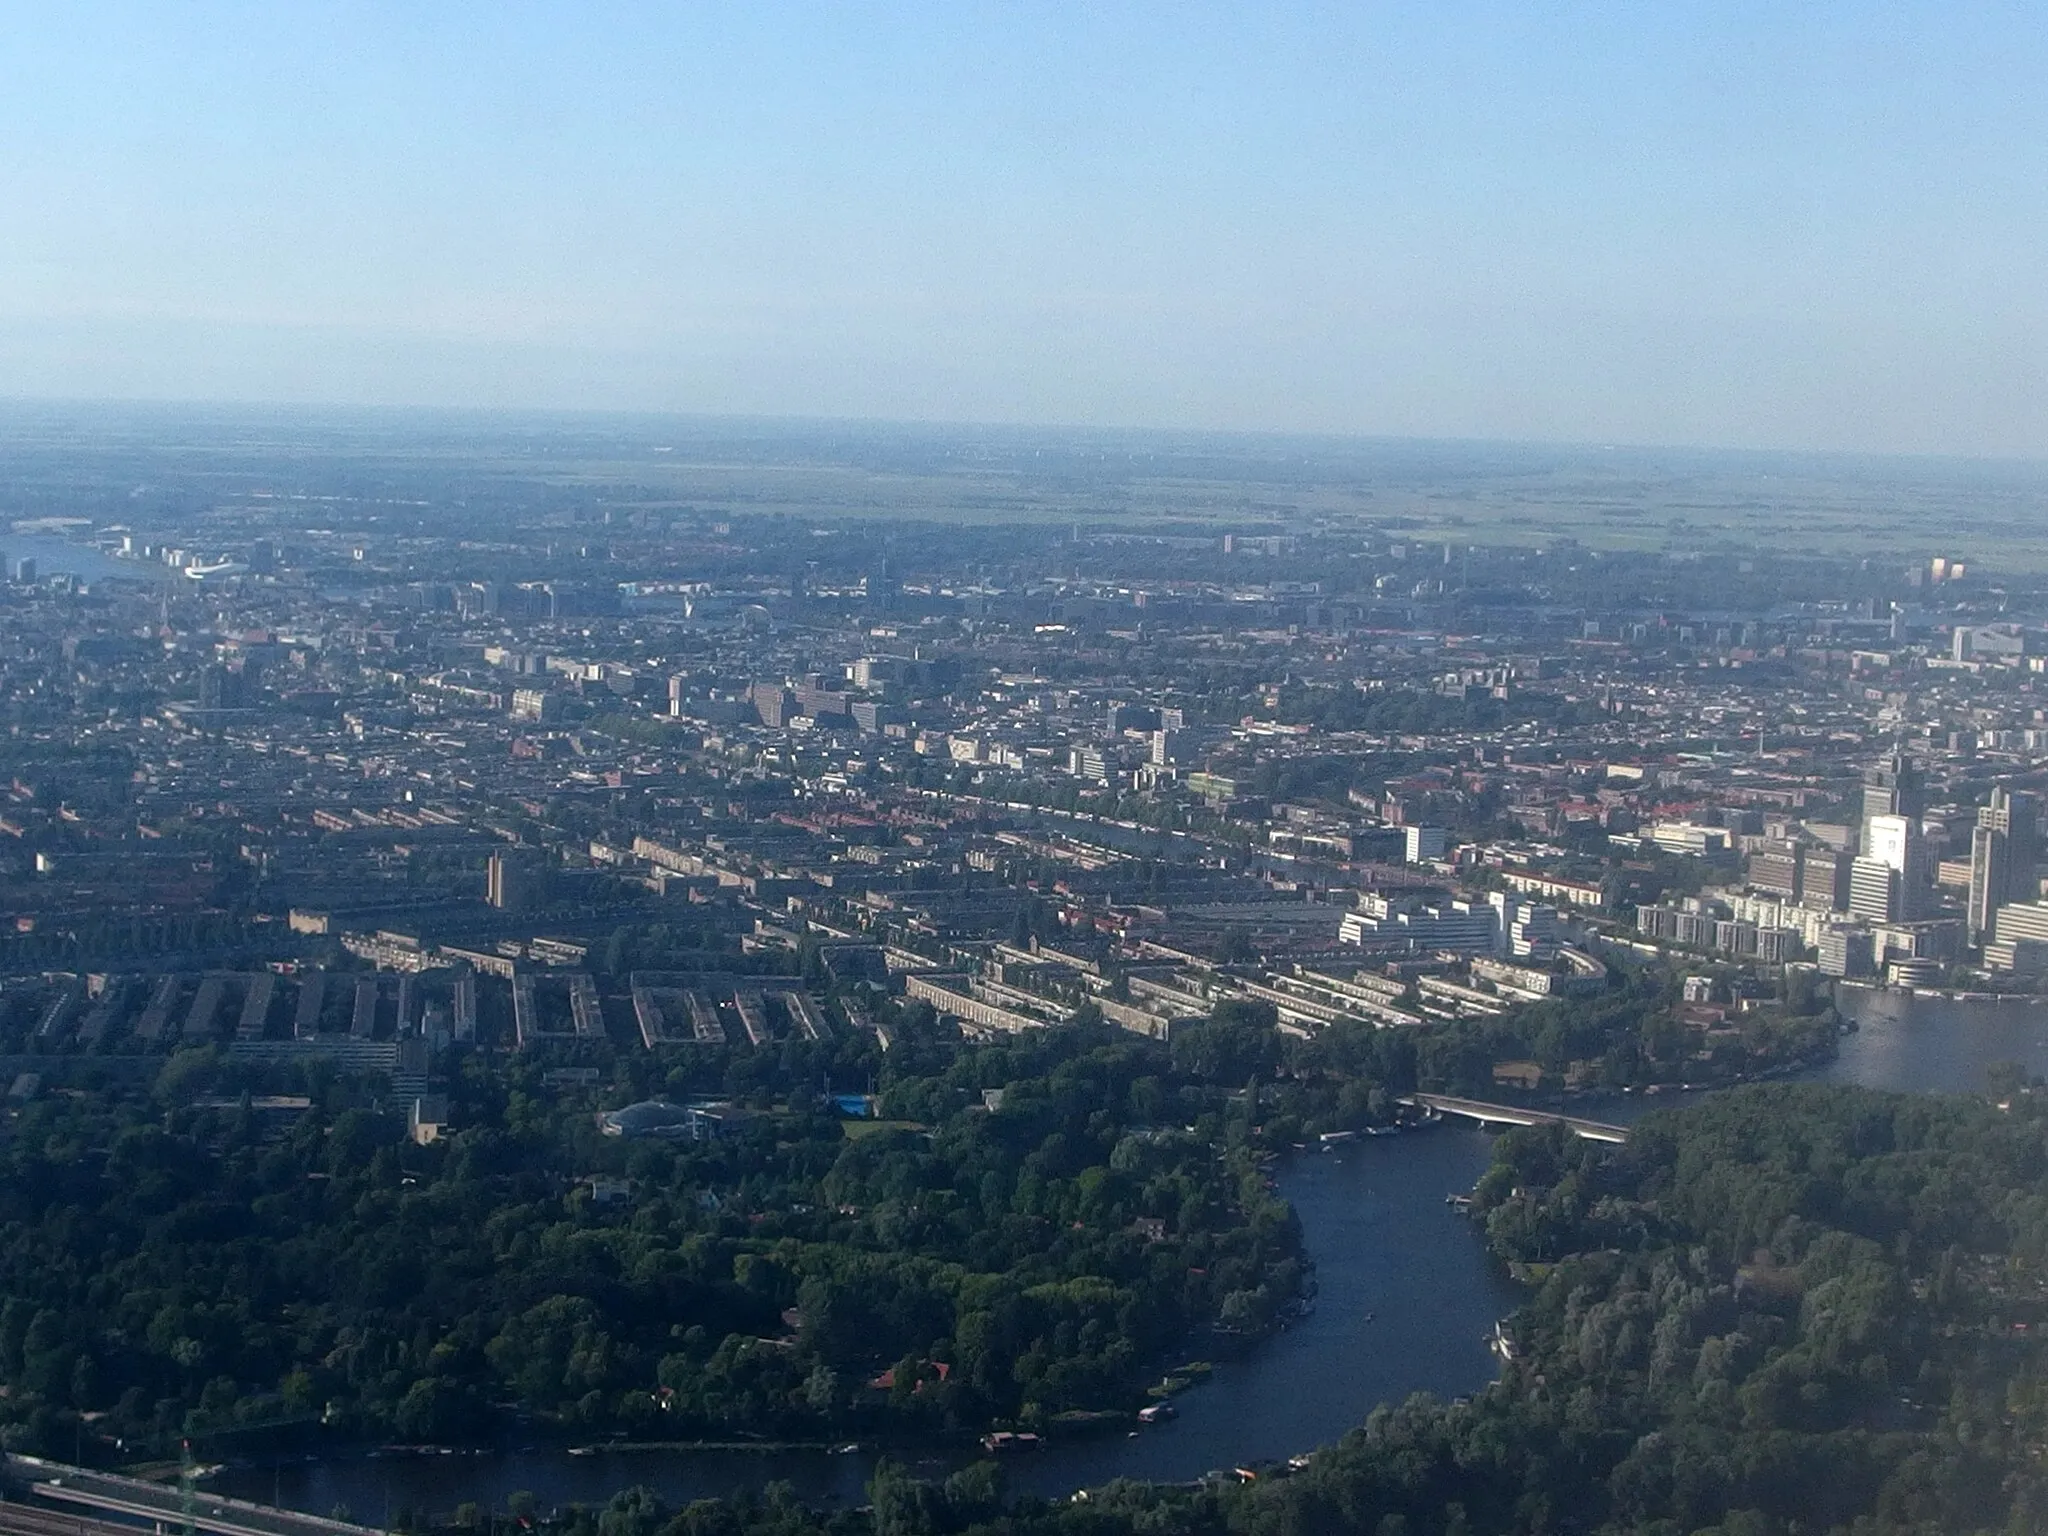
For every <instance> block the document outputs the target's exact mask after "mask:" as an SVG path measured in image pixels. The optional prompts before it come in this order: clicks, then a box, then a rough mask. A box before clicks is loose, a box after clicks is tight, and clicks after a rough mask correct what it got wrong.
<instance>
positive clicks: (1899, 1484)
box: [566, 1085, 2048, 1536]
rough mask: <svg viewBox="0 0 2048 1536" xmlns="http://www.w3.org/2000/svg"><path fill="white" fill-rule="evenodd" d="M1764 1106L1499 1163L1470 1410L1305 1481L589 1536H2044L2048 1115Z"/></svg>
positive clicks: (706, 1519)
mask: <svg viewBox="0 0 2048 1536" xmlns="http://www.w3.org/2000/svg"><path fill="white" fill-rule="evenodd" d="M2043 1097H2044V1095H2043V1094H2041V1093H2026V1092H2015V1093H2014V1094H2013V1095H2012V1096H2011V1097H2010V1098H2009V1099H2006V1100H2004V1101H2002V1102H2001V1103H1999V1104H1992V1103H1990V1102H1987V1101H1984V1100H1980V1099H1964V1098H1929V1097H1922V1096H1908V1095H1897V1094H1879V1093H1874V1092H1869V1091H1866V1090H1861V1089H1854V1088H1836V1087H1821V1086H1811V1085H1800V1086H1768V1087H1750V1088H1742V1089H1736V1090H1732V1091H1730V1092H1728V1093H1725V1094H1719V1095H1715V1096H1713V1097H1712V1098H1710V1099H1708V1100H1706V1101H1705V1102H1703V1103H1701V1104H1699V1105H1696V1106H1693V1107H1689V1108H1686V1109H1683V1110H1677V1111H1672V1112H1669V1113H1666V1114H1662V1115H1658V1116H1652V1117H1650V1118H1649V1119H1646V1120H1645V1121H1643V1122H1642V1123H1641V1124H1640V1126H1639V1127H1638V1129H1637V1132H1636V1134H1635V1136H1634V1137H1633V1139H1632V1140H1631V1141H1630V1142H1629V1143H1628V1144H1627V1145H1626V1146H1621V1147H1609V1146H1604V1145H1601V1144H1597V1143H1592V1142H1581V1141H1574V1140H1572V1139H1570V1138H1569V1137H1567V1136H1565V1135H1564V1134H1563V1133H1562V1132H1558V1131H1554V1130H1546V1131H1528V1132H1516V1133H1514V1134H1512V1135H1510V1136H1507V1137H1504V1138H1503V1139H1502V1141H1501V1143H1500V1147H1499V1156H1498V1158H1497V1160H1496V1162H1495V1164H1494V1166H1493V1168H1492V1169H1491V1170H1490V1171H1489V1172H1488V1174H1487V1175H1486V1177H1485V1179H1484V1181H1483V1182H1482V1184H1481V1185H1480V1187H1479V1190H1478V1191H1477V1200H1476V1205H1475V1209H1476V1210H1477V1212H1478V1215H1479V1218H1480V1219H1481V1220H1483V1221H1484V1223H1485V1228H1486V1233H1487V1236H1488V1239H1489V1241H1490V1242H1491V1243H1492V1245H1493V1246H1494V1248H1495V1250H1496V1251H1497V1252H1498V1253H1499V1254H1500V1256H1501V1257H1502V1259H1503V1260H1504V1261H1507V1262H1511V1263H1513V1264H1515V1265H1516V1266H1517V1269H1518V1271H1519V1272H1520V1273H1521V1274H1523V1275H1524V1276H1525V1277H1527V1278H1528V1279H1529V1280H1530V1282H1531V1290H1530V1293H1529V1300H1528V1302H1527V1304H1526V1305H1525V1306H1524V1307H1523V1308H1522V1309H1521V1311H1520V1312H1519V1313H1518V1314H1517V1316H1516V1318H1515V1319H1514V1320H1513V1322H1512V1324H1511V1325H1510V1329H1509V1336H1510V1339H1511V1341H1512V1348H1513V1352H1514V1359H1513V1360H1512V1362H1511V1363H1509V1364H1507V1365H1506V1366H1505V1367H1504V1368H1503V1372H1502V1375H1501V1378H1500V1380H1499V1381H1498V1382H1497V1383H1496V1384H1495V1385H1493V1386H1491V1387H1489V1388H1488V1389H1487V1390H1486V1391H1485V1392H1483V1393H1481V1394H1480V1395H1479V1396H1477V1397H1476V1398H1474V1399H1472V1400H1471V1401H1470V1402H1465V1403H1458V1404H1445V1403H1439V1402H1435V1401H1431V1400H1428V1399H1415V1400H1413V1401H1410V1402H1408V1403H1406V1404H1402V1405H1398V1406H1390V1407H1387V1408H1383V1409H1381V1410H1379V1411H1377V1412H1375V1413H1374V1414H1373V1415H1372V1417H1371V1418H1370V1419H1369V1420H1368V1421H1367V1422H1366V1423H1365V1424H1363V1425H1361V1426H1360V1427H1359V1428H1358V1429H1356V1430H1354V1431H1353V1432H1352V1433H1350V1434H1349V1435H1347V1436H1345V1437H1344V1439H1343V1440H1342V1441H1341V1442H1340V1443H1339V1444H1337V1445H1335V1446H1331V1447H1328V1448H1326V1449H1324V1450H1322V1451H1321V1452H1319V1453H1317V1454H1316V1455H1315V1456H1314V1457H1313V1458H1312V1459H1311V1460H1310V1462H1309V1463H1308V1465H1307V1466H1306V1467H1305V1468H1304V1469H1302V1470H1301V1471H1300V1472H1299V1473H1298V1474H1297V1475H1295V1476H1293V1477H1287V1478H1281V1479H1278V1480H1274V1479H1261V1480H1260V1481H1258V1482H1256V1483H1253V1484H1251V1485H1249V1486H1229V1487H1216V1486H1211V1487H1204V1488H1198V1489H1161V1488H1154V1487H1145V1486H1141V1485H1135V1484H1122V1485H1112V1486H1111V1487H1109V1488H1107V1489H1104V1490H1100V1491H1098V1492H1097V1493H1096V1494H1095V1495H1094V1496H1092V1497H1090V1498H1089V1499H1087V1500H1086V1501H1084V1502H1075V1503H1066V1504H1060V1505H1044V1504H1039V1503H1035V1502H1029V1501H1026V1502H1023V1503H1019V1504H1016V1505H1013V1506H1011V1508H1010V1509H1009V1510H1008V1511H1007V1512H1005V1513H998V1512H997V1511H996V1509H995V1507H994V1505H993V1502H992V1500H991V1497H990V1493H989V1490H988V1488H987V1486H986V1479H985V1478H968V1477H964V1476H963V1477H956V1478H955V1479H954V1480H952V1481H951V1482H949V1483H947V1484H944V1485H927V1484H919V1483H916V1482H914V1481H912V1480H910V1479H908V1478H906V1477H904V1476H903V1475H902V1474H900V1473H899V1472H897V1471H895V1470H893V1469H889V1468H885V1469H884V1471H883V1473H882V1474H881V1475H880V1476H878V1477H877V1479H876V1481H875V1484H874V1485H873V1487H871V1489H870V1496H871V1499H872V1507H871V1509H869V1510H867V1511H860V1512H847V1513H842V1514H837V1515H833V1516H829V1517H828V1516H818V1515H812V1514H809V1513H806V1512H805V1511H803V1510H802V1509H801V1508H799V1507H798V1506H797V1505H796V1504H795V1503H794V1502H793V1501H791V1500H789V1499H788V1498H786V1497H785V1496H783V1495H780V1494H778V1493H776V1492H774V1491H772V1490H771V1491H770V1493H769V1494H768V1495H766V1496H765V1497H762V1498H758V1499H749V1500H744V1501H741V1502H737V1503H707V1504H700V1505H695V1506H692V1507H691V1508H689V1509H686V1510H682V1511H664V1510H661V1509H660V1508H659V1507H658V1506H656V1505H654V1504H653V1502H652V1501H651V1500H649V1499H647V1498H646V1497H645V1496H644V1495H640V1494H633V1495H627V1496H622V1497H621V1498H619V1499H617V1500H614V1501H613V1504H612V1505H611V1506H610V1507H609V1508H607V1509H605V1510H602V1511H592V1512H585V1513H579V1514H576V1515H574V1516H573V1517H571V1518H570V1519H569V1520H568V1521H567V1522H566V1524H567V1525H568V1527H569V1529H570V1531H571V1533H572V1536H577V1533H582V1532H589V1533H591V1536H655V1533H656V1532H666V1533H667V1536H769V1533H775V1536H810V1533H821V1532H827V1531H830V1532H838V1533H845V1536H868V1533H873V1536H943V1533H956V1532H970V1531H971V1532H977V1533H986V1536H998V1533H1000V1536H1323V1533H1350V1532H1356V1533H1361V1536H1479V1533H1530V1536H1535V1533H1541V1532H1559V1531H1590V1532H1600V1533H1614V1536H1619V1533H1624V1532H1628V1533H1644V1536H1797V1533H1814V1536H1818V1533H1828V1532H1839V1533H1843V1536H1906V1533H1913V1536H1937V1533H1940V1536H1956V1533H1984V1536H1992V1533H2010V1536H2022V1533H2030V1532H2035V1531H2039V1530H2042V1529H2044V1528H2048V1477H2044V1474H2043V1471H2042V1466H2041V1459H2042V1453H2043V1449H2044V1446H2048V1370H2044V1364H2043V1356H2042V1343H2041V1339H2040V1334H2041V1330H2042V1329H2043V1327H2044V1326H2048V1103H2044V1102H2043Z"/></svg>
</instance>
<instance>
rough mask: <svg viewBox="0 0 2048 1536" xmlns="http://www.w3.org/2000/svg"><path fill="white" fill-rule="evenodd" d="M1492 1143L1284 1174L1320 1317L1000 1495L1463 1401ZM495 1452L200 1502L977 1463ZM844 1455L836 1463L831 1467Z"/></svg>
mask: <svg viewBox="0 0 2048 1536" xmlns="http://www.w3.org/2000/svg"><path fill="white" fill-rule="evenodd" d="M1492 1151H1493V1138H1492V1137H1490V1136H1488V1135H1486V1134H1485V1133H1484V1132H1482V1131H1480V1130H1478V1129H1477V1128H1476V1127H1475V1128H1465V1127H1459V1126H1445V1127H1443V1128H1441V1129H1439V1130H1436V1131H1433V1132H1432V1133H1431V1134H1429V1135H1427V1136H1383V1137H1363V1138H1360V1139H1359V1140H1358V1141H1357V1142H1354V1143H1351V1144H1349V1145H1346V1146H1344V1147H1341V1148H1340V1149H1338V1150H1337V1151H1335V1152H1331V1153H1328V1154H1318V1153H1306V1154H1302V1155H1297V1156H1293V1157H1290V1158H1286V1159H1283V1160H1282V1161H1281V1162H1280V1163H1279V1164H1278V1165H1277V1166H1276V1168H1275V1174H1276V1178H1277V1182H1278V1185H1279V1191H1280V1193H1281V1194H1282V1195H1284V1196H1285V1197H1286V1198H1287V1199H1288V1200H1289V1201H1290V1202H1291V1203H1292V1204H1293V1206H1294V1208H1295V1211H1296V1214H1297V1215H1298V1216H1299V1218H1300V1220H1301V1223H1302V1231H1303V1236H1304V1239H1305V1242H1306V1245H1307V1248H1308V1250H1309V1253H1310V1254H1311V1256H1312V1257H1313V1258H1314V1259H1315V1261H1316V1279H1317V1287H1318V1288H1317V1295H1316V1304H1315V1306H1314V1308H1313V1309H1312V1310H1311V1311H1309V1312H1308V1313H1307V1314H1306V1315H1305V1316H1302V1317H1300V1318H1299V1319H1297V1320H1296V1321H1295V1322H1293V1323H1292V1324H1291V1325H1290V1326H1289V1327H1287V1328H1285V1329H1283V1330H1281V1331H1279V1332H1276V1333H1273V1334H1271V1335H1268V1336H1267V1337H1265V1338H1264V1339H1263V1340H1259V1341H1256V1342H1254V1341H1251V1340H1245V1341H1244V1343H1245V1346H1246V1347H1244V1348H1243V1349H1242V1350H1241V1351H1231V1352H1227V1353H1219V1354H1218V1355H1217V1356H1216V1357H1215V1359H1214V1365H1213V1369H1212V1370H1211V1371H1210V1373H1209V1376H1208V1380H1207V1382H1206V1383H1205V1384H1203V1385H1201V1386H1198V1387H1196V1388H1194V1389H1193V1390H1189V1391H1185V1392H1181V1393H1178V1394H1176V1395H1175V1396H1174V1397H1173V1398H1172V1402H1173V1405H1174V1407H1175V1408H1176V1409H1177V1410H1178V1413H1177V1415H1176V1416H1175V1417H1174V1418H1173V1419H1172V1421H1171V1422H1167V1423H1159V1424H1151V1425H1142V1424H1138V1423H1135V1422H1133V1423H1130V1424H1129V1425H1128V1427H1126V1428H1124V1429H1122V1430H1118V1429H1116V1428H1111V1429H1108V1430H1104V1431H1097V1432H1095V1433H1089V1434H1075V1435H1072V1436H1060V1437H1057V1438H1055V1439H1052V1440H1051V1441H1049V1442H1048V1443H1046V1444H1045V1445H1044V1446H1043V1447H1042V1448H1040V1449H1036V1450H1027V1451H1018V1452H1015V1453H1012V1454H1009V1455H1006V1456H1004V1457H1003V1458H1002V1463H1003V1470H1004V1474H1005V1477H1006V1479H1007V1481H1008V1482H1009V1484H1010V1486H1011V1487H1012V1488H1014V1489H1016V1490H1017V1491H1019V1492H1022V1493H1030V1494H1036V1495H1038V1496H1040V1497H1045V1498H1055V1497H1065V1496H1066V1495H1068V1494H1071V1493H1073V1492H1074V1490H1075V1489H1077V1488H1083V1487H1096V1486H1100V1485H1101V1484H1103V1483H1106V1482H1109V1481H1111V1480H1112V1479H1114V1478H1118V1477H1132V1478H1140V1479H1144V1480H1148V1481H1156V1482H1188V1481H1191V1480H1193V1479H1195V1478H1199V1477H1201V1476H1202V1475H1203V1474H1204V1473H1206V1472H1209V1471H1212V1470H1216V1469H1219V1468H1228V1467H1233V1466H1237V1465H1240V1464H1242V1463H1245V1462H1249V1461H1279V1460H1285V1459H1286V1458H1287V1457H1288V1456H1291V1455H1294V1454H1297V1453H1300V1452H1305V1451H1310V1450H1313V1449H1314V1448H1315V1447H1317V1446H1318V1445H1323V1444H1327V1443H1329V1442H1330V1441H1332V1440H1335V1439H1336V1438H1338V1437H1339V1436H1340V1435H1342V1434H1343V1433H1344V1432H1345V1431H1346V1430H1348V1429H1350V1428H1352V1427H1353V1426H1355V1425H1356V1424H1358V1423H1359V1422H1361V1421H1362V1420H1363V1419H1364V1418H1365V1417H1366V1415H1368V1414H1369V1413H1371V1412H1372V1410H1373V1409H1374V1408H1375V1407H1377V1406H1379V1405H1380V1404H1381V1403H1385V1402H1398V1401H1400V1400H1401V1399H1403V1398H1406V1397H1408V1396H1409V1395H1411V1394H1412V1393H1415V1392H1429V1393H1433V1394H1435V1395H1436V1396H1439V1397H1443V1398H1453V1397H1460V1396H1465V1395H1468V1394H1471V1393H1473V1392H1477V1391H1478V1390H1479V1389H1480V1388H1482V1387H1483V1386H1484V1385H1485V1384H1486V1383H1487V1382H1488V1381H1490V1380H1492V1379H1493V1376H1494V1373H1495V1371H1496V1369H1497V1362H1496V1361H1495V1359H1494V1358H1493V1356H1492V1355H1491V1354H1490V1353H1489V1352H1488V1348H1487V1340H1488V1339H1489V1337H1490V1336H1491V1333H1492V1329H1493V1325H1494V1323H1495V1322H1496V1321H1497V1320H1498V1319H1500V1318H1501V1317H1503V1316H1506V1315H1507V1314H1508V1313H1509V1312H1511V1311H1513V1310H1514V1308H1515V1307H1516V1306H1517V1305H1518V1304H1519V1303H1520V1300H1521V1292H1520V1290H1519V1288H1518V1287H1517V1286H1516V1285H1515V1284H1514V1283H1513V1282H1512V1281H1511V1280H1510V1279H1509V1278H1508V1276H1507V1275H1506V1273H1505V1272H1504V1271H1502V1270H1501V1269H1499V1268H1498V1267H1497V1266H1496V1265H1494V1263H1493V1262H1492V1260H1491V1259H1490V1258H1489V1257H1488V1256H1487V1254H1486V1252H1485V1249H1484V1246H1483V1244H1482V1243H1481V1242H1480V1241H1479V1240H1478V1235H1477V1234H1476V1233H1475V1232H1474V1230H1473V1228H1472V1226H1471V1224H1470V1223H1468V1222H1465V1221H1463V1220H1461V1219H1459V1218H1458V1217H1457V1216H1456V1215H1455V1214H1454V1213H1453V1212H1451V1211H1450V1210H1449V1209H1448V1208H1446V1207H1445V1205H1444V1203H1443V1197H1444V1192H1445V1191H1446V1190H1451V1189H1469V1188H1471V1187H1472V1185H1473V1183H1474V1182H1475V1181H1476V1180H1477V1179H1478V1178H1479V1175H1480V1174H1481V1173H1483V1172H1484V1171H1485V1169H1486V1167H1487V1165H1488V1163H1489V1162H1490V1160H1491V1158H1492ZM579 1449H583V1450H586V1451H587V1452H588V1454H583V1455H574V1456H572V1455H571V1454H570V1453H569V1449H568V1448H567V1447H563V1448H549V1447H540V1446H532V1445H528V1446H520V1447H504V1448H500V1449H495V1450H488V1451H481V1452H471V1453H467V1454H464V1455H460V1456H457V1455H448V1456H440V1455H434V1456H425V1457H419V1456H382V1457H372V1456H369V1455H367V1454H365V1453H360V1452H358V1453H351V1454H346V1455H334V1456H322V1457H319V1458H316V1459H297V1460H293V1459H281V1460H279V1461H276V1462H248V1463H242V1464H238V1465H233V1466H230V1467H229V1468H228V1469H227V1470H226V1471H224V1472H223V1473H222V1474H221V1475H220V1477H219V1478H218V1479H217V1480H216V1481H215V1482H214V1483H212V1484H211V1485H210V1486H212V1487H215V1488H218V1489H219V1490H220V1491H221V1492H223V1493H230V1494H235V1495H237V1496H241V1497H257V1498H262V1499H271V1498H273V1497H275V1498H277V1499H279V1500H281V1501H282V1502H283V1503H285V1504H287V1505H289V1506H290V1507H292V1508H296V1509H302V1510H306V1511H308V1512H310V1513H314V1514H322V1515H324V1514H327V1513H329V1512H331V1511H332V1510H333V1509H334V1507H335V1506H336V1505H338V1504H345V1505H347V1506H348V1507H349V1508H350V1509H352V1510H353V1511H355V1513H356V1514H357V1515H358V1516H359V1517H373V1516H376V1515H379V1514H381V1513H382V1512H383V1511H384V1510H386V1509H389V1510H391V1511H392V1512H393V1513H394V1514H397V1513H401V1512H405V1511H423V1512H440V1513H443V1514H446V1513H448V1512H450V1511H452V1510H453V1509H454V1508H455V1507H456V1506H457V1505H459V1504H463V1503H474V1504H477V1505H478V1506H479V1507H482V1508H486V1509H488V1508H493V1507H495V1508H498V1509H500V1510H502V1509H504V1508H505V1501H506V1500H507V1498H508V1497H510V1496H511V1495H512V1494H514V1493H516V1492H526V1493H531V1494H532V1495H533V1496H534V1498H535V1499H536V1501H537V1502H538V1503H539V1505H540V1506H541V1507H542V1508H548V1507H553V1506H557V1505H567V1504H572V1503H583V1504H601V1503H603V1502H604V1500H606V1499H607V1498H609V1497H610V1496H611V1495H612V1494H613V1493H615V1492H617V1491H618V1490H619V1489H621V1488H626V1487H631V1486H633V1485H635V1484H645V1485H647V1486H649V1487H651V1488H653V1489H655V1491H656V1492H658V1493H659V1494H661V1495H662V1497H663V1498H664V1499H667V1500H669V1501H670V1502H671V1503H675V1504H681V1503H686V1502H688V1501H689V1500H691V1499H696V1498H709V1497H715V1496H720V1495H727V1494H731V1493H733V1492H736V1491H738V1490H741V1489H755V1490H759V1489H761V1488H764V1487H766V1486H767V1485H768V1484H769V1483H771V1482H785V1483H788V1484H790V1485H791V1486H793V1487H794V1488H795V1489H796V1491H797V1494H798V1496H799V1497H801V1498H803V1499H804V1500H806V1501H807V1502H810V1503H813V1504H819V1505H833V1504H845V1503H851V1504H858V1503H860V1502H862V1501H863V1499H864V1497H865V1494H864V1489H865V1487H866V1483H867V1478H868V1476H869V1475H870V1474H871V1473H872V1471H873V1470H874V1466H875V1463H876V1461H877V1459H878V1458H879V1457H880V1456H881V1455H883V1454H884V1453H886V1454H887V1455H888V1456H889V1457H890V1458H891V1459H893V1460H896V1461H900V1462H906V1463H908V1464H909V1465H910V1466H911V1467H912V1468H913V1470H916V1471H918V1472H919V1473H920V1474H925V1475H935V1476H944V1475H945V1474H946V1473H948V1472H950V1471H953V1470H957V1469H958V1468H959V1467H960V1466H962V1465H965V1464H967V1463H969V1462H971V1461H977V1460H980V1459H983V1456H984V1453H983V1452H982V1451H981V1450H980V1449H979V1447H978V1446H961V1447H955V1448H951V1449H947V1448H939V1449H929V1448H928V1449H925V1450H922V1451H919V1450H916V1449H913V1448H910V1447H906V1446H902V1445H888V1444H881V1443H877V1442H875V1441H873V1440H872V1439H871V1438H870V1439H864V1440H863V1441H862V1442H861V1444H860V1447H859V1449H858V1450H855V1451H847V1450H845V1449H844V1448H843V1447H832V1448H818V1447H812V1448H807V1449H781V1448H778V1449H774V1450H765V1449H755V1448H749V1449H730V1450H725V1449H720V1450H713V1449H696V1450H682V1449H677V1450H673V1451H657V1450H625V1449H621V1448H618V1447H614V1446H610V1445H605V1444H596V1445H592V1446H588V1447H582V1448H579ZM835 1450H836V1451H838V1452H839V1454H834V1451H835Z"/></svg>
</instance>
